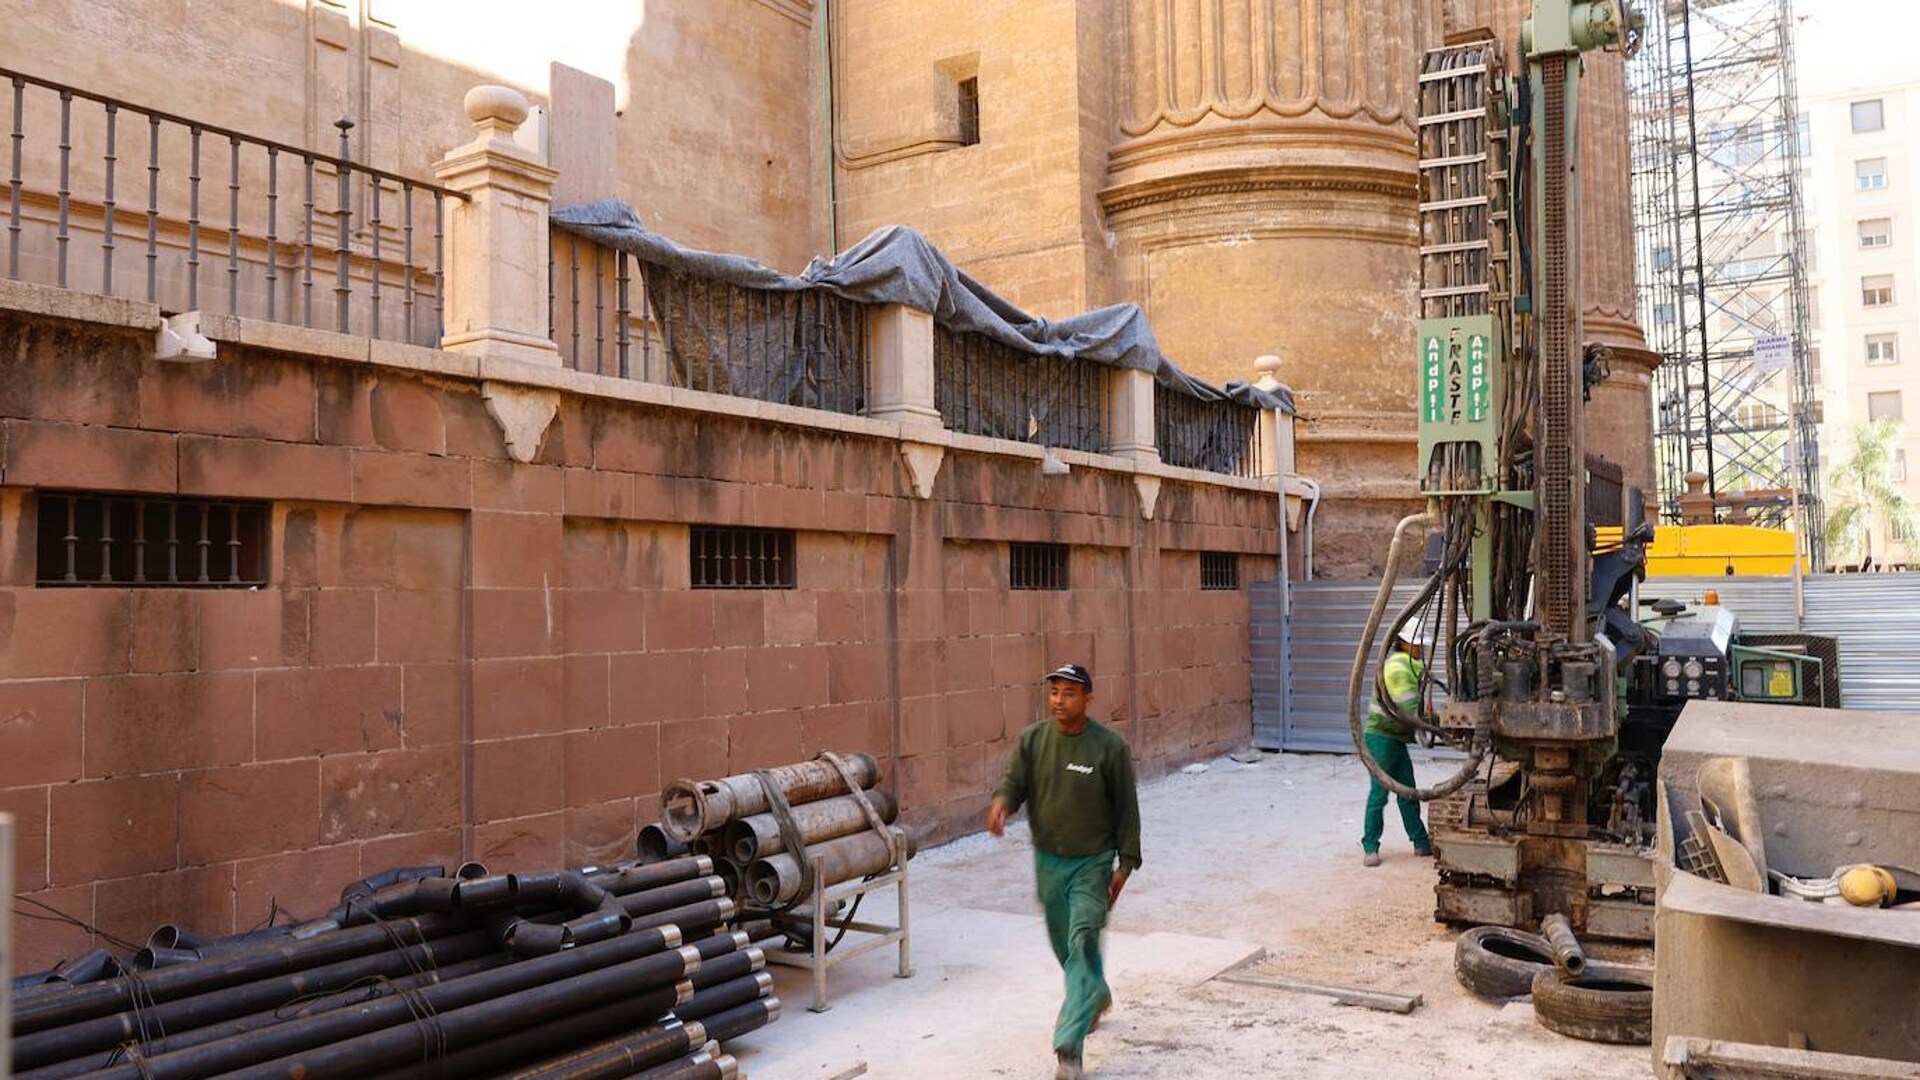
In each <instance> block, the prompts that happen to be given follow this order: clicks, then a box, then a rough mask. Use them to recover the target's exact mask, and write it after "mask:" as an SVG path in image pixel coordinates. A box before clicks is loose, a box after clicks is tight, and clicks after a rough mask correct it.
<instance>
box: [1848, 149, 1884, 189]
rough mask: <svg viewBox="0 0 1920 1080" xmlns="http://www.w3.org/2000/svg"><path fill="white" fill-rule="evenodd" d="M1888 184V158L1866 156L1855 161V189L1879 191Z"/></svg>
mask: <svg viewBox="0 0 1920 1080" xmlns="http://www.w3.org/2000/svg"><path fill="white" fill-rule="evenodd" d="M1886 186H1887V159H1886V158H1883V157H1877V158H1866V159H1864V160H1861V161H1856V162H1854V163H1853V189H1854V190H1855V191H1879V190H1880V189H1882V188H1884V187H1886Z"/></svg>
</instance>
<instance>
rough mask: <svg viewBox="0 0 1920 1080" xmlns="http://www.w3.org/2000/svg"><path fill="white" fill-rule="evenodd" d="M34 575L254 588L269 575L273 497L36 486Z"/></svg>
mask: <svg viewBox="0 0 1920 1080" xmlns="http://www.w3.org/2000/svg"><path fill="white" fill-rule="evenodd" d="M37 501H38V506H39V510H38V514H39V519H40V524H39V542H38V552H37V566H36V569H35V572H34V583H35V584H36V585H38V586H41V587H43V588H48V587H83V586H95V587H98V586H112V587H128V586H135V587H149V588H202V589H233V588H252V587H256V586H260V585H264V584H266V583H267V542H268V537H269V534H270V531H271V527H272V517H273V515H272V505H271V504H270V503H264V502H233V501H228V500H223V499H175V498H156V497H147V496H134V495H112V494H106V493H99V492H81V491H42V492H39V493H38V497H37Z"/></svg>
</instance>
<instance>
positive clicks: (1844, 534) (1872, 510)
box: [1827, 420, 1920, 570]
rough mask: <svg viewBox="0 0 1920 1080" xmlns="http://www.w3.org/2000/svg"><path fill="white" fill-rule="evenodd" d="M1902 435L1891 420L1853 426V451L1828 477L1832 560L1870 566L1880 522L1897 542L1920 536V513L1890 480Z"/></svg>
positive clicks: (1828, 547) (1897, 423)
mask: <svg viewBox="0 0 1920 1080" xmlns="http://www.w3.org/2000/svg"><path fill="white" fill-rule="evenodd" d="M1903 434H1904V432H1903V431H1902V430H1901V426H1900V423H1899V422H1898V421H1895V420H1875V421H1873V422H1872V423H1868V424H1855V425H1854V427H1853V453H1852V454H1851V455H1850V456H1849V457H1848V458H1847V459H1846V460H1845V461H1844V462H1842V463H1841V465H1840V467H1839V468H1837V469H1835V470H1834V471H1833V474H1832V476H1830V477H1829V478H1828V488H1827V490H1828V501H1827V505H1828V507H1829V511H1828V514H1827V550H1828V551H1829V552H1831V553H1832V557H1833V558H1834V560H1835V561H1836V562H1839V563H1841V564H1843V565H1844V564H1845V563H1847V562H1853V563H1854V564H1855V565H1858V566H1859V567H1860V568H1861V569H1863V570H1864V569H1866V568H1867V567H1868V566H1869V565H1871V564H1872V562H1873V536H1874V531H1875V527H1876V526H1877V525H1879V524H1880V523H1881V522H1885V523H1886V526H1887V534H1888V535H1889V536H1891V537H1892V538H1893V539H1894V540H1895V541H1896V542H1898V543H1901V544H1912V543H1913V542H1914V541H1915V540H1920V513H1917V512H1916V508H1915V506H1914V504H1913V503H1912V502H1910V501H1909V500H1908V499H1907V496H1906V493H1904V492H1902V491H1901V490H1900V488H1899V486H1898V485H1897V484H1895V483H1894V480H1893V459H1894V451H1895V448H1896V447H1897V446H1898V445H1899V443H1900V440H1901V438H1902V436H1903ZM1855 555H1858V556H1859V558H1858V559H1854V558H1853V556H1855Z"/></svg>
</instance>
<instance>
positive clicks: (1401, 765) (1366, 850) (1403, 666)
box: [1360, 622, 1433, 866]
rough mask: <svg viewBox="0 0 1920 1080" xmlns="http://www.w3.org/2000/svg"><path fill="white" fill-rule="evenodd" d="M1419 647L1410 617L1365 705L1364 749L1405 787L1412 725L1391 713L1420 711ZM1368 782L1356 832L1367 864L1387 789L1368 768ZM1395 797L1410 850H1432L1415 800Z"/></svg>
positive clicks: (1376, 851) (1374, 855)
mask: <svg viewBox="0 0 1920 1080" xmlns="http://www.w3.org/2000/svg"><path fill="white" fill-rule="evenodd" d="M1421 652H1422V648H1421V644H1420V631H1419V627H1418V626H1417V625H1416V624H1415V623H1414V622H1408V623H1406V624H1405V625H1403V626H1401V627H1400V631H1399V634H1398V635H1397V639H1396V640H1395V642H1394V647H1393V652H1391V653H1389V654H1388V656H1387V659H1386V661H1385V663H1384V664H1383V665H1382V666H1381V669H1380V680H1379V683H1378V684H1376V685H1377V687H1378V688H1377V689H1376V690H1375V692H1374V697H1373V700H1372V701H1370V702H1369V703H1368V705H1367V731H1366V738H1367V753H1368V754H1369V755H1371V756H1372V758H1373V760H1374V761H1375V762H1377V763H1378V764H1379V766H1380V768H1381V769H1383V770H1385V772H1386V774H1387V775H1388V776H1391V777H1393V778H1394V779H1395V780H1398V781H1399V782H1401V783H1402V784H1405V785H1407V786H1408V787H1412V786H1414V781H1413V759H1412V758H1411V757H1409V756H1408V754H1407V744H1408V743H1410V742H1412V741H1413V725H1411V724H1409V723H1407V722H1406V721H1404V720H1402V719H1400V718H1399V717H1397V716H1395V715H1394V713H1395V712H1398V713H1399V714H1400V716H1417V715H1419V711H1420V676H1421V673H1422V672H1423V671H1424V667H1423V665H1422V664H1421V661H1420V654H1421ZM1382 690H1384V692H1385V693H1386V694H1387V695H1389V696H1390V697H1391V698H1392V699H1393V704H1392V707H1391V708H1389V707H1388V705H1387V703H1386V702H1384V701H1382V700H1381V691H1382ZM1367 782H1368V784H1369V785H1370V786H1369V787H1368V789H1367V813H1366V818H1365V820H1364V822H1363V824H1362V832H1361V834H1360V851H1361V852H1362V855H1361V861H1362V862H1364V863H1365V864H1366V865H1368V866H1379V865H1380V835H1381V833H1383V832H1385V831H1386V809H1387V789H1386V788H1384V787H1381V786H1380V781H1379V780H1377V779H1374V777H1373V774H1372V773H1368V774H1367ZM1396 798H1397V799H1398V800H1399V803H1400V821H1401V822H1402V823H1403V824H1404V825H1406V827H1407V839H1409V840H1411V841H1413V853H1414V854H1415V855H1431V854H1433V840H1432V838H1431V837H1429V836H1428V835H1427V827H1426V825H1425V824H1423V823H1422V822H1421V821H1420V803H1419V802H1418V801H1417V800H1414V799H1409V798H1407V797H1406V796H1404V795H1402V796H1396Z"/></svg>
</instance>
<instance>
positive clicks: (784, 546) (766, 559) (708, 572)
mask: <svg viewBox="0 0 1920 1080" xmlns="http://www.w3.org/2000/svg"><path fill="white" fill-rule="evenodd" d="M688 539H689V543H688V545H687V552H688V558H689V560H690V565H691V569H692V580H693V587H694V588H696V589H791V588H793V587H794V586H795V575H794V565H793V563H794V558H793V551H794V540H793V530H792V529H744V528H736V527H730V526H717V525H696V526H694V527H693V529H692V531H691V533H690V534H689V538H688Z"/></svg>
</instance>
